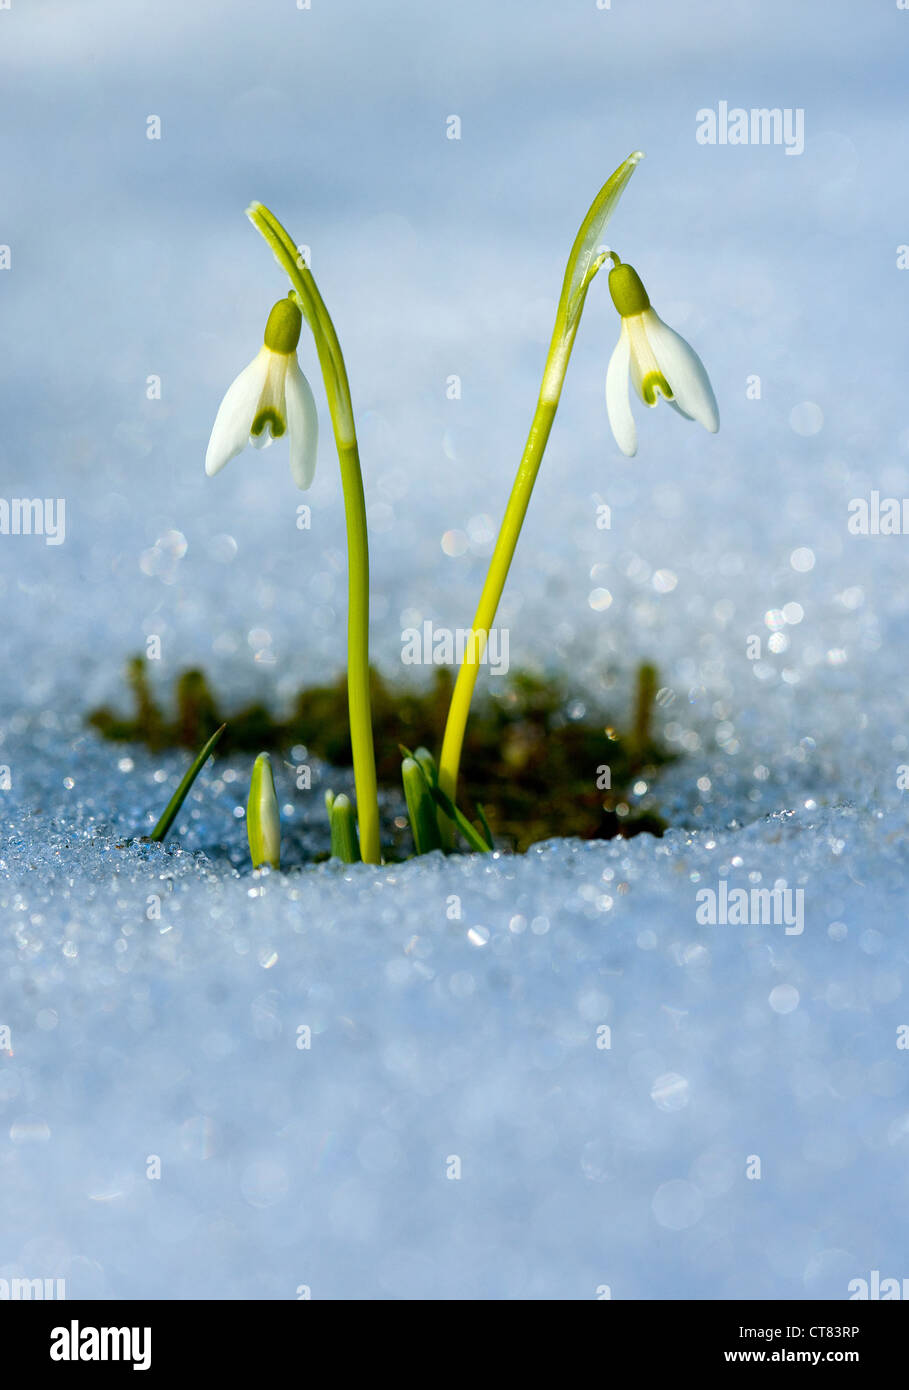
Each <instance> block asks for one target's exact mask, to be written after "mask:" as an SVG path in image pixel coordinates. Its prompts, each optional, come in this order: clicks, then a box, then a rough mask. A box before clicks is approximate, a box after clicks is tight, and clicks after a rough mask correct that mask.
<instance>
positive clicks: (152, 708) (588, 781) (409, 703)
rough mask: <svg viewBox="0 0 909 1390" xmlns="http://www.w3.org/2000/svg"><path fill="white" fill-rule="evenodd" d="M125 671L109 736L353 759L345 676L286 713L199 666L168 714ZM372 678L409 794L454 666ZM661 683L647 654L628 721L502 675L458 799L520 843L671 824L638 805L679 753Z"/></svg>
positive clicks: (394, 775)
mask: <svg viewBox="0 0 909 1390" xmlns="http://www.w3.org/2000/svg"><path fill="white" fill-rule="evenodd" d="M127 681H128V684H129V686H130V688H131V691H132V695H133V701H134V707H135V712H134V714H133V715H132V716H123V715H119V714H116V713H114V712H113V711H111V710H110V709H107V708H103V709H97V710H94V711H93V712H92V713H91V714H90V715H89V716H88V719H89V723H90V724H91V725H92V726H93V727H94V728H95V729H97V730H98V731H99V733H101V734H102V735H103V736H104V737H105V738H108V739H112V740H114V741H116V742H131V743H132V742H136V743H144V744H145V745H146V746H147V747H148V748H149V749H151V750H152V751H153V752H157V751H160V750H162V749H165V748H174V747H181V748H191V749H197V748H198V747H199V746H200V745H201V744H203V743H204V742H205V740H206V739H207V738H208V737H209V735H210V734H211V733H212V731H213V730H214V729H216V728H217V727H218V725H219V724H222V723H225V722H226V724H227V729H226V730H225V732H224V735H223V737H222V739H221V743H220V748H219V752H220V753H226V754H230V753H241V752H242V753H252V754H257V753H261V752H263V751H266V752H276V753H279V754H282V755H284V756H286V755H287V753H288V751H289V750H290V749H291V748H292V747H294V746H295V745H297V744H303V745H304V746H305V747H306V749H307V750H308V751H309V752H310V753H312V754H313V755H315V756H316V757H318V758H322V759H324V760H325V761H326V762H328V763H331V764H332V765H333V766H335V767H349V766H350V764H351V751H350V738H349V735H348V728H347V682H346V679H345V678H344V677H343V676H342V677H340V678H339V679H338V680H337V681H335V682H334V683H333V684H331V685H325V686H311V687H309V688H307V689H305V690H301V691H300V693H299V695H298V696H297V697H296V699H295V701H294V703H293V706H292V709H291V712H290V714H289V716H288V717H287V718H278V717H276V716H274V715H273V714H272V713H271V712H270V710H269V709H268V708H267V707H266V706H265V705H264V704H261V703H255V704H251V705H248V706H246V707H245V708H243V709H239V710H235V711H233V712H229V711H226V710H225V709H224V707H223V706H222V704H221V703H220V701H219V700H218V699H217V698H216V697H215V695H214V694H213V692H212V690H211V687H210V686H209V683H208V680H207V679H206V677H205V675H204V674H203V672H202V671H198V670H189V671H184V672H183V673H182V674H181V675H180V676H179V677H178V678H177V680H176V683H175V689H174V696H175V698H174V713H173V715H172V716H170V717H169V716H168V715H167V714H166V713H165V712H164V711H163V710H162V708H161V706H160V705H159V704H158V702H157V701H156V699H155V698H154V696H153V694H152V691H151V686H150V683H149V678H148V665H147V663H146V661H145V659H144V658H143V657H135V658H133V659H132V660H131V661H130V662H129V664H128V667H127ZM371 682H372V700H373V729H374V733H375V743H376V764H377V772H378V778H379V784H380V786H383V787H388V788H391V789H394V790H395V791H396V792H398V793H401V753H400V748H399V745H400V744H405V745H407V746H408V747H410V748H415V747H418V746H419V745H420V744H424V745H425V746H426V747H427V748H429V749H431V750H432V751H433V752H435V753H437V752H438V749H439V747H440V746H441V742H442V731H443V728H444V725H445V718H446V715H447V713H448V704H449V700H450V696H451V685H452V678H451V673H450V672H449V671H448V670H447V668H439V669H437V670H436V671H435V674H434V680H433V682H432V684H431V685H430V686H429V688H428V689H425V690H416V689H412V688H407V687H401V686H395V685H391V684H390V683H389V682H387V681H385V680H384V679H383V678H382V677H381V676H380V675H379V674H378V672H376V671H373V672H372V673H371ZM657 685H658V681H657V673H656V670H655V668H654V667H653V666H651V665H649V664H644V665H642V666H641V667H640V668H639V669H638V673H637V683H636V692H635V698H634V707H633V709H632V711H631V715H630V718H629V721H628V724H627V726H626V728H625V730H624V731H621V730H620V729H619V728H618V727H617V726H616V725H615V724H614V723H613V722H612V721H611V720H610V719H609V718H607V717H606V716H605V715H596V714H594V713H591V712H590V711H589V710H587V709H585V708H584V706H583V704H582V703H581V702H577V701H575V700H574V698H573V697H572V696H570V695H569V694H568V692H566V690H565V688H564V687H563V686H562V685H561V684H560V683H559V682H557V681H553V680H548V679H544V678H542V677H540V676H536V675H531V674H529V673H528V672H517V673H515V674H514V675H512V676H510V677H508V678H507V679H506V678H503V680H502V681H501V684H500V687H499V688H498V689H497V691H496V693H495V694H486V695H483V696H479V697H478V698H477V699H476V700H475V702H474V706H473V709H472V711H471V717H470V722H469V724H468V726H467V738H466V741H465V745H464V756H463V761H462V765H461V766H462V775H461V793H460V798H459V799H460V802H461V804H462V806H463V807H464V809H465V811H467V812H468V814H469V815H473V813H474V808H475V807H476V806H478V805H481V806H482V807H483V808H484V810H485V813H486V815H487V817H488V819H489V824H490V827H491V829H492V832H493V835H494V836H495V839H496V843H497V844H498V845H500V846H507V845H511V846H512V847H513V848H514V849H516V850H519V851H520V850H524V849H526V848H527V847H528V846H529V845H531V844H533V843H534V842H535V841H537V840H543V839H546V838H548V837H550V836H553V835H565V836H569V835H576V836H580V837H581V838H583V839H610V838H612V837H613V836H615V835H619V834H621V835H624V836H630V835H635V834H638V833H639V832H640V831H642V830H648V831H651V832H652V833H653V834H656V835H659V834H662V832H663V830H664V829H665V828H666V825H665V822H664V821H663V820H662V818H661V817H660V816H659V814H658V813H657V812H656V811H655V810H653V809H646V810H645V809H639V808H638V806H637V804H636V803H638V802H639V801H640V797H639V796H638V795H637V794H636V793H635V792H634V791H633V788H634V786H635V784H636V783H638V782H641V781H643V782H646V783H647V784H648V787H649V786H650V783H651V780H652V777H653V775H654V774H655V773H656V771H657V770H658V769H659V768H660V767H662V766H664V765H665V764H666V763H668V762H670V761H671V760H672V759H673V757H674V756H675V755H673V754H671V753H669V752H668V751H667V750H666V749H665V747H664V746H663V745H662V743H661V742H660V741H659V739H658V738H657V736H656V734H655V733H654V731H653V728H652V716H653V707H654V700H655V696H656V691H657ZM604 768H608V782H609V785H608V786H605V785H604V783H605V782H606V780H607V775H606V774H605V773H604V771H603V769H604ZM598 782H599V783H600V785H599V786H598Z"/></svg>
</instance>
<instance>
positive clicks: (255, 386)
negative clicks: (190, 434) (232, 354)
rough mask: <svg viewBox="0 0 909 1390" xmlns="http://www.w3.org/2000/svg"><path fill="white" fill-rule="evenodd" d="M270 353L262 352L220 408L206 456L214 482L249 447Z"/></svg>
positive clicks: (263, 350) (206, 469)
mask: <svg viewBox="0 0 909 1390" xmlns="http://www.w3.org/2000/svg"><path fill="white" fill-rule="evenodd" d="M266 352H267V350H266V349H265V348H262V349H261V351H260V352H259V353H258V354H257V356H255V357H254V358H253V360H252V361H251V362H250V364H249V366H248V367H244V368H243V371H242V372H241V373H240V375H239V376H238V377H237V379H236V381H234V382H233V383H232V384H231V385H230V386H229V387H228V388H227V394H226V396H225V397H224V399H223V401H222V402H221V404H220V406H219V407H218V413H217V415H216V416H215V423H214V425H213V427H212V432H211V439H209V441H208V449H207V450H206V453H205V471H206V473H207V474H208V476H209V477H210V478H213V477H214V475H215V474H216V473H218V472H220V470H221V469H222V468H223V467H224V465H225V463H229V461H230V460H231V459H232V458H234V457H235V456H236V455H237V454H239V453H240V451H241V450H242V449H244V448H245V447H246V444H247V442H248V440H249V431H250V429H251V427H252V422H253V420H254V419H255V418H256V410H257V409H258V406H259V397H260V395H261V394H262V388H263V386H264V385H265V377H266V373H267V371H268V357H267V356H266Z"/></svg>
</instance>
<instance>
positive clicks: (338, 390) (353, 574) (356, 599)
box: [247, 203, 381, 864]
mask: <svg viewBox="0 0 909 1390" xmlns="http://www.w3.org/2000/svg"><path fill="white" fill-rule="evenodd" d="M247 216H248V217H249V219H250V221H251V222H252V224H253V226H254V227H255V228H256V230H257V231H258V232H260V233H261V235H262V236H263V237H264V239H265V241H266V242H267V243H268V245H269V246H270V247H271V249H272V251H273V252H274V256H275V260H276V261H277V262H278V264H279V265H280V266H281V268H282V270H284V271H285V273H286V274H287V276H288V278H289V279H290V282H291V284H292V285H293V287H294V291H295V295H296V299H297V302H298V304H299V306H300V310H301V312H302V314H303V316H304V318H305V319H306V321H307V323H308V324H309V327H310V329H311V330H312V335H313V338H314V340H315V344H316V351H317V352H318V355H319V365H320V367H321V369H322V378H323V380H324V383H325V394H326V397H327V399H328V409H329V412H330V414H331V423H332V429H333V431H334V437H335V445H336V447H337V451H338V461H339V463H340V466H341V486H342V489H343V492H344V514H345V519H346V525H347V558H348V609H347V691H348V704H349V709H350V741H351V746H352V749H353V766H354V782H355V784H356V789H357V818H358V822H359V828H360V853H361V855H362V858H363V860H364V861H365V862H366V863H367V864H378V863H379V862H380V859H381V849H380V844H379V799H378V791H377V786H376V761H375V752H374V749H373V739H372V714H371V704H370V694H369V545H368V540H367V533H366V501H365V498H364V495H363V475H362V472H361V469H360V455H359V450H358V448H357V432H356V426H355V424H354V414H353V403H352V401H351V398H350V385H349V383H348V380H347V369H346V367H345V365H344V357H343V355H342V353H341V345H340V343H339V342H338V335H337V333H336V332H335V327H334V324H333V323H332V321H331V317H330V315H329V313H328V310H327V309H326V307H325V304H324V301H323V299H322V296H321V295H320V293H319V290H318V287H317V285H316V282H315V280H314V279H313V276H312V272H311V271H310V270H309V268H308V267H307V266H305V265H301V264H300V263H299V262H300V257H299V255H298V252H297V248H296V245H295V243H294V242H293V241H292V240H291V238H290V235H289V233H288V232H287V231H286V230H285V228H284V227H282V226H281V223H280V222H279V221H278V219H277V218H276V217H275V216H274V214H273V213H271V212H269V210H268V208H266V207H263V205H262V204H261V203H253V204H252V205H251V206H250V207H249V208H247Z"/></svg>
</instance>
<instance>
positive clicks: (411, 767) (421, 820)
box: [401, 750, 442, 854]
mask: <svg viewBox="0 0 909 1390" xmlns="http://www.w3.org/2000/svg"><path fill="white" fill-rule="evenodd" d="M424 751H425V750H424ZM401 781H402V782H403V784H404V799H405V800H406V802H407V814H408V816H409V817H410V828H411V830H412V831H413V842H414V846H415V848H416V851H417V854H429V853H430V852H431V851H432V850H434V849H441V848H442V837H441V835H440V834H439V822H438V820H437V818H436V808H435V803H434V802H433V799H432V793H431V790H430V783H429V781H428V779H427V776H426V773H425V772H424V770H423V768H422V766H421V765H420V764H419V763H418V762H417V761H416V759H415V758H410V757H407V758H405V759H404V761H403V763H402V764H401Z"/></svg>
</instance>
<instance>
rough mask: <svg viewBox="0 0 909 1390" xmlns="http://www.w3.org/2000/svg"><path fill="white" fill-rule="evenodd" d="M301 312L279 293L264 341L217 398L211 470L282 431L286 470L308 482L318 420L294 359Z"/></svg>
mask: <svg viewBox="0 0 909 1390" xmlns="http://www.w3.org/2000/svg"><path fill="white" fill-rule="evenodd" d="M302 322H303V316H302V314H301V313H300V310H299V309H298V308H297V306H296V304H295V303H294V301H293V300H292V299H291V298H290V297H289V296H288V298H287V299H279V300H278V303H277V304H276V305H275V306H274V308H273V309H272V311H271V313H270V314H269V316H268V323H267V324H266V325H265V342H264V344H263V346H262V347H261V348H260V350H259V352H258V354H257V355H256V356H255V357H254V358H253V360H252V361H251V362H250V364H249V366H248V367H245V368H244V369H243V371H242V372H241V373H240V375H239V376H238V377H237V379H236V381H235V382H234V383H233V385H232V386H230V387H229V389H228V392H227V395H226V396H225V397H224V399H223V401H222V402H221V405H220V408H219V410H218V414H217V416H216V417H215V423H214V428H213V429H212V432H211V439H210V440H209V441H208V451H207V452H206V455H205V471H206V473H207V474H208V476H209V477H210V478H211V477H214V475H215V474H216V473H218V472H220V470H221V469H222V468H223V467H224V465H225V463H229V462H230V460H231V459H232V458H234V457H235V456H236V455H237V454H239V453H240V452H241V450H243V449H245V447H246V445H247V443H250V444H252V445H253V446H254V447H255V448H257V449H263V448H265V447H266V446H267V445H269V444H270V443H271V441H272V439H278V438H280V436H281V435H282V434H284V433H285V432H286V433H287V436H288V441H289V444H290V471H291V475H292V477H293V480H294V482H295V483H296V485H297V487H299V488H302V489H303V490H304V491H305V490H306V488H308V487H309V485H310V483H311V482H312V479H313V474H314V473H315V469H316V447H317V444H318V439H319V421H318V416H317V414H316V403H315V400H314V399H313V394H312V391H311V390H310V386H309V382H308V381H307V380H306V377H305V376H304V375H303V373H302V372H301V371H300V368H299V365H298V363H297V343H298V342H299V341H300V327H301V324H302Z"/></svg>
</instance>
